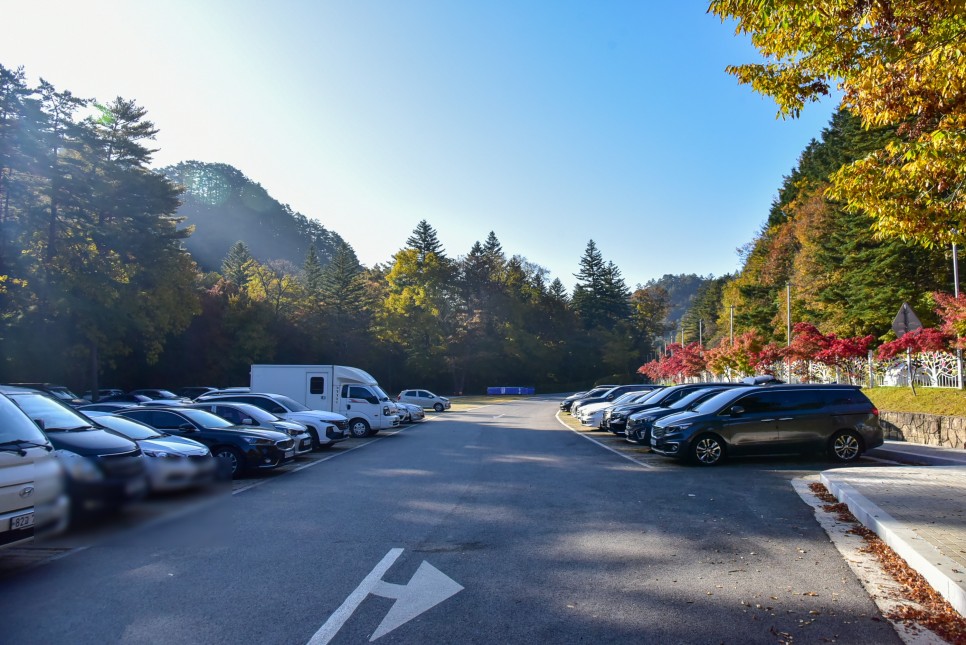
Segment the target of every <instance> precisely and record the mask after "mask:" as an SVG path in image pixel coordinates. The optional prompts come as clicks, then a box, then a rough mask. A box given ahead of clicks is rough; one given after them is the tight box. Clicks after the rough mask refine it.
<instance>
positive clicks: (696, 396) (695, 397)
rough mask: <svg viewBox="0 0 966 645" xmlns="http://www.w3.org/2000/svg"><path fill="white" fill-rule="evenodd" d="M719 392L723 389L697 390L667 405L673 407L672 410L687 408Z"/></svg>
mask: <svg viewBox="0 0 966 645" xmlns="http://www.w3.org/2000/svg"><path fill="white" fill-rule="evenodd" d="M718 392H721V390H720V389H714V390H711V391H708V390H695V391H694V392H692V393H691V394H689V395H687V396H686V397H684V398H682V399H679V400H677V401H675V402H674V403H672V404H671V405H669V406H667V407H669V408H671V409H672V410H687V409H688V408H689V407H691V406H692V405H693V404H694V403H695V402H700V401H703V400H704V399H706V398H708V397H711V396H714V395H715V394H717V393H718Z"/></svg>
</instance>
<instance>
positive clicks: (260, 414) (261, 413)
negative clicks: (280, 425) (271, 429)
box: [232, 403, 281, 423]
mask: <svg viewBox="0 0 966 645" xmlns="http://www.w3.org/2000/svg"><path fill="white" fill-rule="evenodd" d="M232 407H235V408H238V409H239V410H240V411H242V412H244V413H245V414H247V415H248V416H250V417H251V418H253V419H255V420H256V421H258V422H259V423H271V422H272V421H281V419H280V418H279V417H277V416H275V415H274V414H272V413H271V412H268V411H267V410H263V409H261V408H260V407H258V406H257V405H251V404H250V403H233V404H232Z"/></svg>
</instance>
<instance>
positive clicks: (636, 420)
mask: <svg viewBox="0 0 966 645" xmlns="http://www.w3.org/2000/svg"><path fill="white" fill-rule="evenodd" d="M726 389H727V388H723V387H720V386H713V387H708V388H702V389H700V390H694V391H693V392H691V393H690V394H688V395H687V396H684V397H681V398H680V399H678V400H677V401H674V402H673V403H669V404H667V405H659V406H657V407H654V408H648V409H647V410H644V411H643V412H639V413H638V414H635V415H634V416H633V417H631V419H632V421H631V422H628V424H627V427H626V428H625V430H624V438H625V439H626V440H627V441H629V442H631V443H636V444H639V445H642V446H648V447H650V445H651V428H652V427H653V426H654V422H655V421H657V420H658V419H663V418H664V417H666V416H668V415H671V414H677V413H678V412H686V411H687V410H690V409H691V408H693V407H695V406H696V405H698V404H699V403H701V402H702V401H705V400H707V399H710V398H711V397H712V396H715V395H716V394H718V393H719V392H724V391H725V390H726Z"/></svg>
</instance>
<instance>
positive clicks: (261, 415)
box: [187, 401, 312, 455]
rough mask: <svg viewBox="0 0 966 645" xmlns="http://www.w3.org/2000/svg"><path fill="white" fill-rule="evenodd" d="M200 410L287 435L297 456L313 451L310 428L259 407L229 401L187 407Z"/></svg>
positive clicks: (237, 424) (242, 424)
mask: <svg viewBox="0 0 966 645" xmlns="http://www.w3.org/2000/svg"><path fill="white" fill-rule="evenodd" d="M187 407H189V408H195V409H198V410H207V411H208V412H211V413H212V414H216V415H218V416H219V417H221V418H222V419H225V420H226V421H230V422H231V423H233V424H235V425H236V426H251V427H253V428H265V429H266V430H275V431H277V432H282V433H285V434H287V435H288V436H290V437H291V438H292V440H293V441H295V454H296V455H301V454H305V453H307V452H311V451H312V435H311V434H309V430H308V426H305V425H303V424H301V423H299V422H297V421H286V420H285V419H283V418H281V417H278V416H275V415H274V414H272V413H271V412H266V411H265V410H263V409H261V408H260V407H258V406H255V405H251V404H249V403H232V402H229V401H204V402H200V403H192V404H191V405H189V406H187Z"/></svg>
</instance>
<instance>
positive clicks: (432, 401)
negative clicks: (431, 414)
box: [396, 390, 451, 412]
mask: <svg viewBox="0 0 966 645" xmlns="http://www.w3.org/2000/svg"><path fill="white" fill-rule="evenodd" d="M396 400H397V401H399V402H401V403H411V404H413V405H418V406H419V407H421V408H423V409H424V410H436V411H437V412H442V411H443V410H449V408H450V405H451V403H450V400H449V399H447V398H446V397H445V396H437V395H436V394H433V393H432V392H430V391H429V390H403V391H402V392H400V393H399V396H397V397H396Z"/></svg>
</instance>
